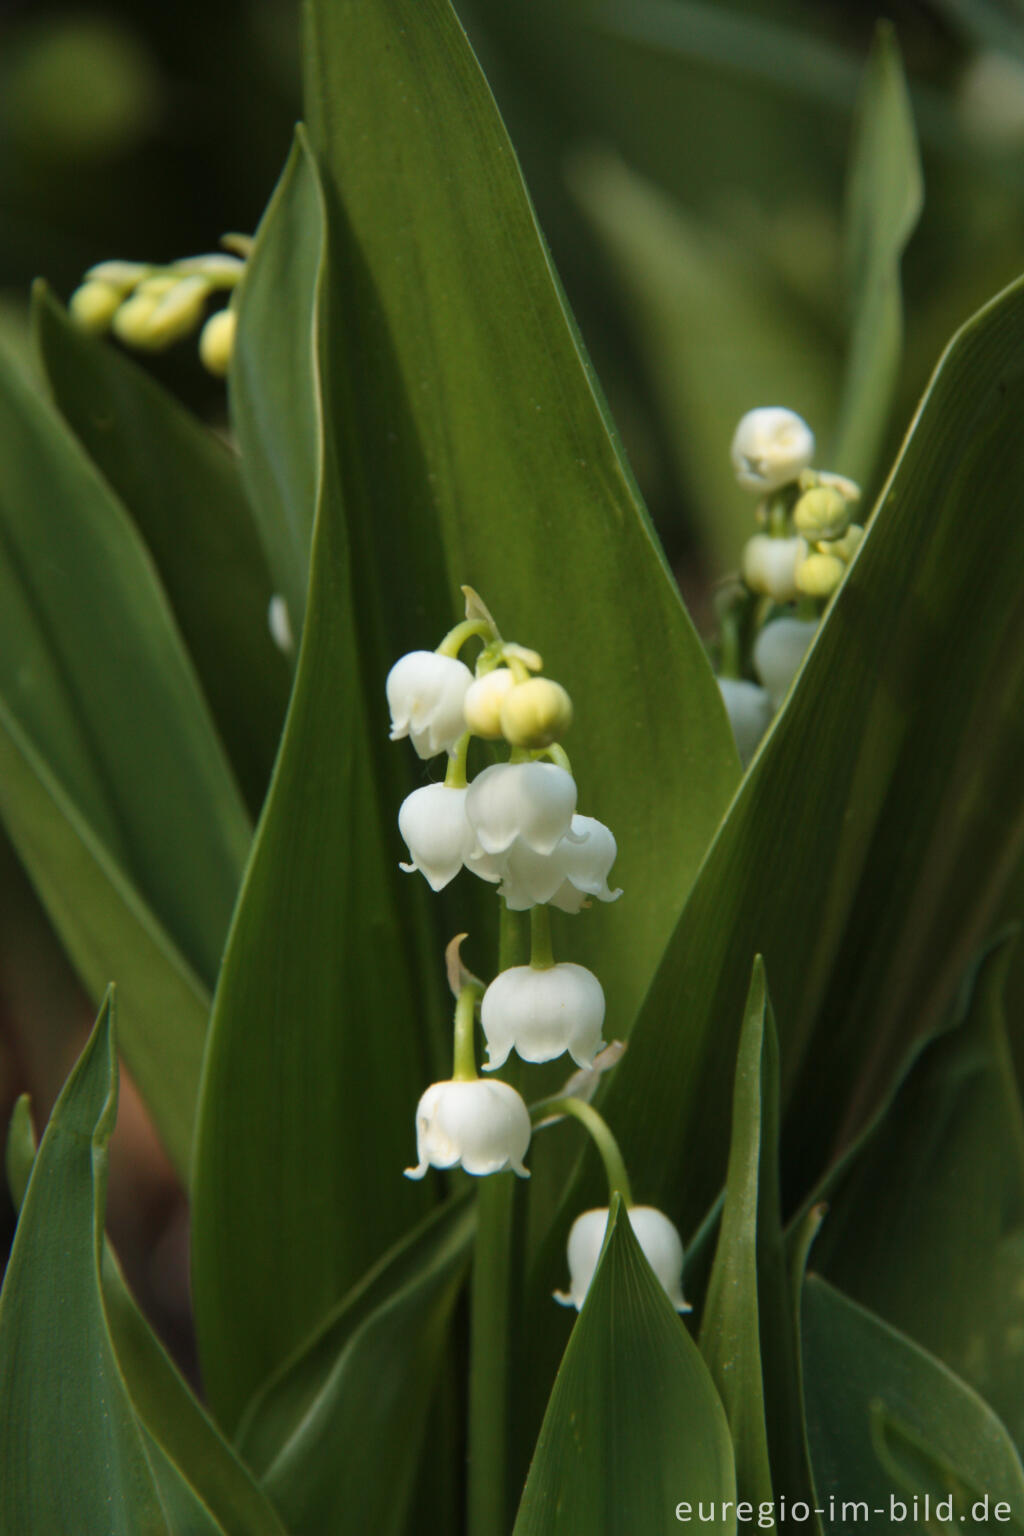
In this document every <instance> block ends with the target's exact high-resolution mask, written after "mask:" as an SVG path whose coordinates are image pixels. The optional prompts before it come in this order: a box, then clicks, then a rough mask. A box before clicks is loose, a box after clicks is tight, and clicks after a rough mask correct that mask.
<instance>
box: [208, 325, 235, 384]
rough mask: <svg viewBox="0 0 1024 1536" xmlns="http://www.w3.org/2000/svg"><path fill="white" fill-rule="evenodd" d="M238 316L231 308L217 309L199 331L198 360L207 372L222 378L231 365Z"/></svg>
mask: <svg viewBox="0 0 1024 1536" xmlns="http://www.w3.org/2000/svg"><path fill="white" fill-rule="evenodd" d="M237 329H238V316H237V315H236V314H235V311H234V310H233V309H218V311H217V313H216V314H215V315H211V316H210V318H209V320H207V322H206V324H205V325H204V326H203V328H202V330H201V331H200V333H199V361H200V362H201V363H202V365H203V367H204V368H205V369H206V371H207V373H212V374H213V375H214V377H215V378H218V379H223V378H224V377H225V375H226V374H227V371H228V369H229V368H230V366H231V354H232V353H233V351H234V350H235V331H236V330H237Z"/></svg>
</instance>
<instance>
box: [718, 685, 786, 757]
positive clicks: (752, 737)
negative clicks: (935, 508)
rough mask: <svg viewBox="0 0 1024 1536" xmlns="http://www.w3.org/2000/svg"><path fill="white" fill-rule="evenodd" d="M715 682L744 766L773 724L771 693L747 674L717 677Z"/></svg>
mask: <svg viewBox="0 0 1024 1536" xmlns="http://www.w3.org/2000/svg"><path fill="white" fill-rule="evenodd" d="M715 681H716V682H717V684H718V691H719V693H720V694H721V695H722V703H723V704H724V705H725V710H726V714H727V715H728V716H729V724H730V725H731V726H732V733H733V736H734V737H735V738H736V750H737V752H738V753H739V755H740V762H741V763H742V764H743V766H744V768H745V767H746V766H747V764H748V763H749V762H750V759H751V758H752V757H753V755H754V753H755V752H756V751H757V747H758V743H759V742H760V740H761V737H762V736H763V735H764V733H765V731H766V730H767V729H768V727H769V725H770V724H771V720H772V714H773V713H774V711H773V709H772V701H771V695H770V694H769V693H768V691H767V689H765V688H762V687H761V686H760V684H759V683H752V682H749V681H748V679H747V678H745V677H718V678H716V679H715Z"/></svg>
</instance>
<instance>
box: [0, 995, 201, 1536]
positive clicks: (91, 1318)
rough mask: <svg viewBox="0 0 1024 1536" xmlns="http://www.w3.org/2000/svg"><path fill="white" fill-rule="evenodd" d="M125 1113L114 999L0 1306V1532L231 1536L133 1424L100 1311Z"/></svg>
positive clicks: (56, 1142) (46, 1150)
mask: <svg viewBox="0 0 1024 1536" xmlns="http://www.w3.org/2000/svg"><path fill="white" fill-rule="evenodd" d="M116 1102H117V1066H116V1059H115V1055H114V1049H113V1041H112V1031H111V1016H110V1002H109V999H108V1001H107V1003H106V1004H105V1005H104V1007H103V1009H102V1011H101V1014H100V1018H99V1021H98V1023H97V1026H96V1029H95V1030H94V1032H93V1034H92V1036H91V1038H90V1041H89V1044H88V1046H87V1047H86V1050H85V1052H84V1053H83V1055H82V1057H81V1058H80V1060H79V1063H78V1065H77V1066H76V1068H75V1070H74V1071H73V1073H72V1075H71V1077H70V1078H69V1079H68V1082H67V1084H66V1085H65V1088H64V1090H63V1092H62V1094H61V1096H60V1098H59V1099H58V1101H57V1104H56V1106H55V1108H54V1112H53V1114H52V1116H51V1118H50V1123H49V1125H48V1126H47V1130H46V1134H45V1135H44V1137H43V1140H42V1144H41V1145H40V1148H39V1154H38V1157H37V1158H36V1162H35V1167H34V1168H33V1171H32V1176H31V1179H30V1181H29V1185H28V1189H27V1192H26V1194H25V1199H24V1204H23V1206H22V1211H21V1218H20V1220H19V1223H18V1230H17V1233H16V1235H15V1240H14V1246H13V1248H12V1250H11V1258H10V1262H9V1264H8V1266H7V1273H6V1276H5V1279H4V1287H3V1292H2V1295H0V1444H2V1445H3V1452H4V1477H3V1480H2V1482H0V1526H2V1528H3V1529H4V1530H9V1531H64V1530H76V1531H103V1532H108V1533H110V1536H120V1533H122V1532H123V1533H124V1536H134V1533H136V1532H139V1531H153V1532H158V1531H166V1532H168V1536H170V1532H172V1531H176V1530H180V1529H183V1528H184V1529H188V1530H189V1531H194V1532H196V1536H204V1533H207V1532H210V1533H213V1532H221V1531H223V1529H224V1528H223V1527H222V1526H221V1525H220V1524H219V1523H218V1522H217V1521H216V1519H215V1518H214V1517H213V1516H212V1515H211V1513H210V1512H209V1510H208V1509H207V1508H206V1507H205V1505H203V1504H202V1502H201V1501H200V1500H199V1498H198V1496H197V1495H196V1494H195V1493H194V1491H193V1490H192V1489H191V1488H190V1486H189V1483H188V1482H187V1480H186V1478H185V1477H184V1476H183V1474H182V1473H181V1472H180V1471H179V1470H178V1469H177V1468H176V1467H175V1466H174V1464H173V1463H172V1462H171V1461H170V1459H169V1458H168V1457H167V1455H166V1454H165V1453H164V1451H163V1450H162V1449H161V1447H160V1445H159V1444H158V1443H157V1442H156V1441H155V1440H154V1439H153V1438H152V1436H151V1435H150V1434H149V1432H148V1430H147V1428H146V1426H145V1424H144V1422H143V1421H142V1420H141V1419H140V1418H139V1417H138V1415H137V1414H136V1412H135V1410H134V1408H133V1406H132V1402H131V1399H130V1397H129V1394H128V1391H127V1388H126V1386H125V1383H124V1380H123V1378H122V1376H121V1373H120V1370H119V1367H118V1361H117V1354H116V1351H115V1348H114V1343H113V1340H112V1338H111V1335H110V1330H109V1327H108V1324H107V1319H106V1314H105V1311H104V1307H103V1298H102V1293H101V1288H100V1251H101V1245H102V1236H103V1211H104V1203H105V1185H106V1153H107V1142H108V1141H109V1138H110V1134H111V1131H112V1130H113V1125H114V1118H115V1115H116Z"/></svg>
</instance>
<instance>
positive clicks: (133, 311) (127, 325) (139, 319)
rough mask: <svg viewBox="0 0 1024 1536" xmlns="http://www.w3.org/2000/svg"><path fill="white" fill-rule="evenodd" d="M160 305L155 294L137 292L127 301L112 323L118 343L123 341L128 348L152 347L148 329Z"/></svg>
mask: <svg viewBox="0 0 1024 1536" xmlns="http://www.w3.org/2000/svg"><path fill="white" fill-rule="evenodd" d="M159 303H160V300H159V298H158V297H157V295H156V294H155V293H138V292H136V293H133V294H132V296H131V298H130V299H126V300H125V302H124V303H123V304H122V305H121V307H120V309H119V310H118V311H117V313H116V314H115V315H114V318H113V321H112V322H111V329H112V330H113V332H114V335H115V336H116V337H117V339H118V341H123V342H124V344H125V346H127V347H143V348H148V347H149V346H151V345H152V344H151V342H150V341H149V336H148V329H147V328H148V326H149V322H150V319H151V318H152V314H153V311H154V310H155V309H156V307H157V305H158V304H159Z"/></svg>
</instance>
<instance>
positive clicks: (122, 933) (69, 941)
mask: <svg viewBox="0 0 1024 1536" xmlns="http://www.w3.org/2000/svg"><path fill="white" fill-rule="evenodd" d="M0 817H2V818H3V821H4V824H5V825H6V826H7V828H8V830H9V832H10V834H11V839H12V841H13V843H14V846H15V848H16V850H17V852H18V856H19V858H20V859H21V861H22V863H23V864H24V866H25V868H26V869H27V870H28V871H29V872H30V873H31V875H32V877H33V880H34V883H35V886H36V889H37V890H38V892H39V895H40V897H41V899H42V901H43V903H44V905H45V907H46V909H47V911H48V913H49V914H50V918H51V921H52V922H53V924H54V926H55V928H56V929H57V932H58V933H59V934H60V936H61V941H62V943H63V944H64V947H65V949H66V950H67V952H68V955H69V957H70V959H71V961H72V964H73V965H74V966H75V968H76V970H77V971H78V974H79V975H80V976H81V978H82V980H83V982H84V984H85V986H86V987H87V989H88V990H89V991H90V992H91V993H93V994H94V995H102V993H103V990H104V988H105V987H106V985H107V982H108V980H109V978H110V977H111V976H116V977H117V978H118V988H119V991H118V996H119V999H120V1001H121V1009H122V1012H123V1016H124V1027H123V1029H122V1030H121V1031H120V1036H121V1042H122V1049H123V1051H124V1056H125V1060H126V1061H127V1062H128V1065H129V1066H130V1068H131V1071H132V1075H133V1076H134V1078H135V1081H136V1082H137V1084H138V1086H139V1089H140V1091H141V1093H142V1095H143V1098H144V1099H145V1101H146V1105H147V1108H148V1109H149V1112H150V1114H151V1115H152V1116H153V1121H154V1124H155V1125H156V1128H157V1130H158V1131H159V1133H160V1139H161V1141H162V1142H163V1145H164V1147H165V1149H166V1151H167V1153H168V1156H169V1157H170V1158H171V1161H172V1162H173V1163H174V1166H175V1168H176V1169H177V1171H178V1173H179V1175H180V1176H181V1177H182V1178H183V1179H187V1177H188V1171H189V1165H190V1162H191V1157H192V1135H193V1123H194V1117H195V1106H196V1101H197V1098H198V1094H199V1076H200V1070H201V1067H202V1058H203V1042H204V1039H205V1036H206V1022H207V1018H208V1016H209V1011H210V997H209V993H208V992H207V991H206V989H205V988H204V986H203V984H202V982H200V981H199V980H198V978H197V977H196V975H195V973H194V972H193V971H192V970H191V968H190V967H189V965H188V964H187V962H186V961H185V960H184V959H183V958H182V956H181V954H180V952H179V951H178V950H177V949H176V948H175V946H174V944H173V943H172V942H171V940H170V939H169V938H168V936H167V934H166V932H165V931H164V929H163V928H161V926H160V924H159V922H158V921H157V920H156V918H155V917H154V915H153V913H152V911H151V910H150V909H149V908H148V907H147V906H146V904H145V902H144V901H143V900H142V899H141V897H140V896H139V894H138V892H137V891H136V890H135V889H134V888H133V886H132V885H131V883H130V881H129V880H128V879H127V877H126V876H125V875H124V873H123V872H122V870H121V869H120V868H119V866H118V865H117V864H116V862H115V861H114V860H113V859H112V858H111V856H110V854H109V852H108V851H107V849H106V848H105V847H104V846H103V844H102V843H101V841H100V839H99V838H98V837H97V835H96V833H95V832H94V831H93V830H92V828H91V827H90V826H89V825H88V824H87V823H86V822H85V820H84V819H83V818H82V816H81V815H80V813H79V811H78V809H77V808H76V806H75V805H74V804H73V802H72V801H71V799H70V797H69V796H68V795H67V794H66V793H65V791H64V790H63V789H62V788H61V786H60V784H59V783H58V782H57V781H56V779H55V778H54V776H53V774H52V773H51V772H50V771H49V769H48V768H47V767H46V764H45V763H44V762H43V761H42V760H41V759H40V757H39V755H38V753H37V752H35V751H34V750H33V747H32V745H31V743H30V742H29V741H28V739H27V738H26V736H25V733H24V732H23V731H22V730H21V729H20V727H19V726H18V724H17V722H16V721H15V720H14V718H13V717H12V716H11V714H10V713H9V711H8V710H7V708H6V707H5V705H4V704H3V702H2V701H0Z"/></svg>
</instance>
